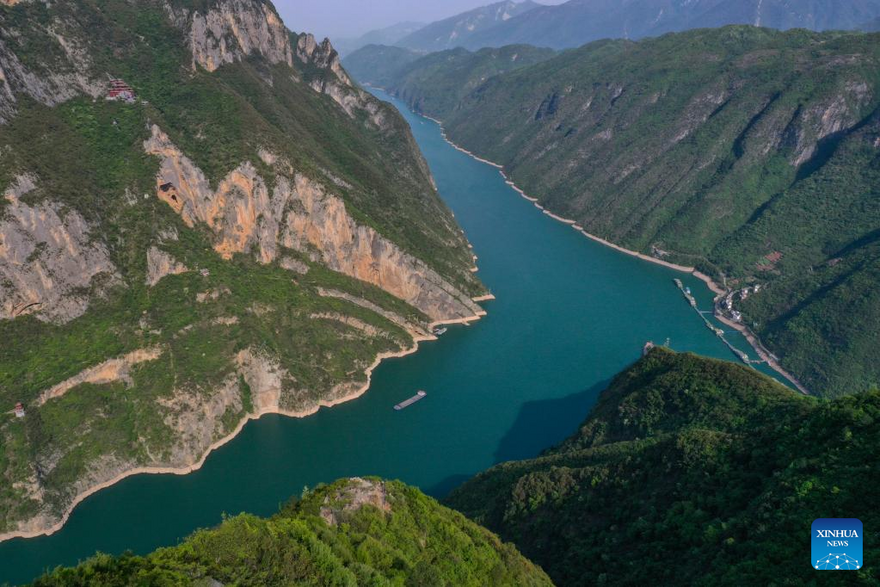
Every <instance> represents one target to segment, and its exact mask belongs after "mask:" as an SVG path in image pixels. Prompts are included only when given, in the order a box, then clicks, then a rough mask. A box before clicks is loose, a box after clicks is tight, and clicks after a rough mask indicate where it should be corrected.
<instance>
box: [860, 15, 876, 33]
mask: <svg viewBox="0 0 880 587" xmlns="http://www.w3.org/2000/svg"><path fill="white" fill-rule="evenodd" d="M859 30H862V31H865V32H869V33H876V32H880V16H878V17H877V18H875V19H874V20H871V21H868V22H866V23H863V24H862V25H861V26H860V27H859Z"/></svg>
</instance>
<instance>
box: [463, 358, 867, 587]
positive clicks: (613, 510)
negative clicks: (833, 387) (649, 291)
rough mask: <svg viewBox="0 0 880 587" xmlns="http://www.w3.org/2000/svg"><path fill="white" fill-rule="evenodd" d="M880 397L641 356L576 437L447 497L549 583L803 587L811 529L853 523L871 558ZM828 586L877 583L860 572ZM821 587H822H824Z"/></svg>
mask: <svg viewBox="0 0 880 587" xmlns="http://www.w3.org/2000/svg"><path fill="white" fill-rule="evenodd" d="M878 442H880V393H878V392H877V391H872V392H869V393H865V394H862V395H856V396H849V397H845V398H839V399H836V400H833V401H828V400H816V399H813V398H806V397H803V396H799V395H797V394H795V393H793V392H791V391H790V390H788V389H786V388H784V387H782V386H781V385H779V384H778V383H776V382H775V381H773V380H771V379H770V378H768V377H765V376H763V375H761V374H759V373H757V372H756V371H754V370H750V369H749V368H747V367H743V366H740V365H735V364H732V363H726V362H722V361H717V360H712V359H705V358H701V357H697V356H695V355H690V354H676V353H673V352H671V351H668V350H666V349H663V348H655V349H654V350H652V351H651V352H650V353H649V354H648V356H647V357H645V358H643V359H642V360H640V361H639V362H638V363H636V364H635V365H633V366H632V367H630V368H629V369H627V370H625V371H624V372H622V373H621V374H619V375H618V376H617V377H616V378H615V379H614V380H613V381H612V382H611V384H610V386H609V388H608V389H607V390H606V391H605V392H603V394H602V395H601V397H600V399H599V403H598V404H597V405H596V407H595V408H594V409H593V412H592V414H591V415H590V417H589V418H588V419H587V420H586V422H585V423H584V424H583V426H582V427H581V429H580V430H579V431H578V432H577V433H576V434H575V435H574V436H572V437H571V438H569V439H568V440H567V441H565V442H563V443H562V444H561V445H559V446H558V447H556V448H553V449H551V450H548V451H546V452H545V453H544V454H543V455H542V456H541V457H539V458H536V459H532V460H527V461H521V462H511V463H505V464H502V465H499V466H496V467H494V468H492V469H489V470H488V471H486V472H484V473H482V474H480V475H478V476H476V477H475V478H474V479H472V480H471V481H469V482H467V483H466V484H465V485H463V486H462V487H460V488H459V489H456V490H455V491H454V492H453V493H452V494H451V495H450V496H449V498H448V499H447V500H446V503H447V504H449V505H450V506H451V507H453V508H456V509H458V510H459V511H462V512H464V513H465V514H466V515H467V516H468V517H470V518H471V519H473V520H474V521H476V522H478V523H481V524H484V525H486V527H488V528H489V529H490V530H493V531H495V532H498V533H499V535H500V536H501V537H502V538H503V539H504V540H511V541H512V542H514V544H516V545H517V546H518V547H519V548H520V550H521V551H522V552H523V554H525V555H526V556H527V557H529V558H531V559H532V560H533V561H535V562H537V563H538V564H540V565H541V566H542V567H543V568H544V569H545V570H546V571H547V573H548V574H549V575H550V577H551V578H552V579H553V580H554V582H556V583H557V584H558V585H594V584H623V585H644V584H648V583H651V584H663V585H687V584H700V585H718V584H724V585H771V584H774V585H782V584H790V585H795V584H797V585H802V584H811V583H812V582H814V581H818V579H819V577H817V576H814V574H813V573H814V572H815V571H813V570H812V569H811V568H810V566H809V565H810V561H809V560H808V557H809V556H810V550H809V535H810V525H811V523H812V521H813V520H814V519H815V518H820V517H858V518H860V519H861V520H862V522H863V523H864V524H865V528H866V532H867V534H866V537H865V549H866V550H865V554H864V557H865V560H873V559H874V558H876V557H877V556H880V547H878V539H877V532H876V531H875V530H868V528H875V527H877V524H878V523H880V519H878V512H877V510H876V508H873V507H872V506H871V505H870V504H872V503H875V502H876V501H877V499H878V498H880V495H878V484H877V481H878V479H877V471H878V470H880V462H878V455H877V451H876V447H877V446H878ZM852 575H854V576H849V577H839V576H834V577H824V576H823V577H821V578H822V579H824V580H827V581H831V582H832V583H834V584H837V583H841V582H845V581H846V580H847V579H856V582H862V583H866V584H867V583H872V582H876V581H877V571H876V569H875V568H872V567H870V566H869V565H866V566H865V567H864V569H862V570H861V571H859V572H858V573H852ZM822 582H823V583H824V582H825V581H822Z"/></svg>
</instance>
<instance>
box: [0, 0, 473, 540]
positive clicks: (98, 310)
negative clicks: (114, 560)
mask: <svg viewBox="0 0 880 587" xmlns="http://www.w3.org/2000/svg"><path fill="white" fill-rule="evenodd" d="M0 29H2V30H3V36H2V37H0V80H2V81H0V151H2V153H3V156H2V157H0V193H2V195H3V197H0V339H2V340H4V341H7V343H5V344H3V345H0V406H2V409H0V539H4V538H8V537H10V536H13V535H19V534H30V533H39V532H43V531H46V530H49V529H51V528H52V527H55V526H57V524H59V523H60V522H61V521H63V519H64V516H65V514H66V512H68V511H69V509H70V508H71V507H72V505H73V504H74V503H75V502H76V500H77V499H78V497H79V496H81V495H83V494H86V493H88V492H90V491H93V490H94V489H95V488H97V487H100V486H101V485H103V484H106V483H110V482H113V481H114V480H116V479H119V478H120V477H122V476H124V475H127V474H130V473H132V472H135V471H140V470H144V469H147V470H155V469H156V468H160V469H165V468H172V469H177V470H188V469H190V468H191V467H194V466H197V465H198V464H199V463H200V462H201V458H202V457H203V455H204V454H205V453H206V452H207V451H208V450H209V449H210V447H211V446H213V445H215V444H216V443H218V442H221V441H222V440H223V439H225V438H226V437H228V436H229V435H230V434H232V433H234V432H235V431H236V430H237V429H238V427H239V426H240V425H241V424H242V423H243V422H244V421H245V420H246V419H247V418H251V417H257V416H259V415H261V414H264V413H267V412H283V413H288V414H292V415H305V414H308V413H310V412H312V411H314V410H316V409H317V408H318V407H319V406H320V405H330V404H332V403H334V402H338V401H342V400H344V399H346V398H350V397H352V396H353V395H356V394H357V393H359V392H361V391H362V390H363V387H364V385H365V383H366V381H367V376H366V375H365V370H367V369H368V368H369V367H370V366H371V365H372V364H373V363H374V361H375V359H376V357H377V356H378V355H380V354H382V353H398V352H401V351H403V350H406V349H410V348H411V347H412V346H413V342H414V340H417V339H422V338H425V337H427V336H430V334H429V330H428V326H429V324H430V323H432V322H436V321H449V320H457V319H460V318H463V317H466V316H473V315H475V314H479V313H480V312H481V311H480V309H479V307H478V306H476V305H475V304H474V303H473V301H472V300H471V298H472V297H473V296H475V295H477V294H479V293H481V292H483V291H484V289H483V287H482V286H481V285H480V283H479V281H478V280H477V279H476V278H475V277H474V274H473V273H472V272H471V268H472V266H473V257H472V254H471V253H470V251H469V249H468V247H467V242H466V240H465V238H464V236H463V234H462V232H461V230H460V228H459V227H458V226H457V225H456V223H455V221H454V219H453V217H452V215H451V213H450V211H449V210H448V209H447V208H446V207H445V205H444V204H443V203H442V202H441V200H440V199H439V197H438V195H437V193H436V191H435V188H434V187H433V184H432V179H431V177H430V174H429V171H428V169H427V165H426V164H425V162H424V161H423V160H422V158H421V156H420V155H419V153H418V149H417V146H416V144H415V142H414V139H413V138H412V136H411V135H410V133H409V129H408V127H407V125H406V123H405V121H404V120H403V119H402V118H401V117H400V116H399V115H398V114H397V113H396V112H395V111H394V109H393V108H390V107H388V106H386V105H383V104H382V103H380V102H378V101H377V100H375V99H373V98H372V97H371V96H370V95H369V94H367V93H366V92H363V91H362V90H360V89H358V88H357V87H355V86H354V84H352V82H351V81H350V80H349V78H348V75H347V74H346V73H345V71H344V70H343V69H342V68H341V66H340V64H339V59H338V56H337V55H336V52H335V51H334V50H333V48H332V46H331V45H330V43H329V42H326V41H325V42H324V43H317V42H316V41H315V39H314V38H312V37H311V35H306V34H300V35H297V34H293V33H291V32H290V31H289V30H288V29H287V28H286V27H285V26H284V25H283V24H282V23H281V21H280V19H279V17H278V15H277V13H276V12H275V9H274V8H273V7H272V5H271V4H270V3H268V2H264V1H261V0H209V1H198V2H193V1H190V0H175V1H174V2H162V1H158V0H156V1H153V0H141V1H138V2H128V1H123V0H95V1H89V2H59V3H52V4H46V3H44V2H27V1H23V2H17V3H12V5H10V3H9V2H6V3H3V4H2V5H0ZM111 78H113V79H121V80H123V81H122V83H118V82H117V83H116V86H115V87H116V88H117V90H119V89H120V88H123V95H122V98H125V97H126V96H128V94H127V89H125V88H126V86H130V88H131V89H132V90H133V92H134V94H135V95H136V96H135V97H134V98H132V99H130V100H126V99H119V100H115V101H112V100H107V99H106V98H107V97H108V95H109V93H110V91H111V82H110V79H111ZM128 97H131V96H128ZM17 402H21V403H22V404H23V407H24V410H25V415H24V417H23V418H19V417H16V414H15V413H14V406H15V405H16V403H17Z"/></svg>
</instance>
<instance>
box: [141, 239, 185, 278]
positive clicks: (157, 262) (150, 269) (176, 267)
mask: <svg viewBox="0 0 880 587" xmlns="http://www.w3.org/2000/svg"><path fill="white" fill-rule="evenodd" d="M187 271H189V268H188V267H187V266H186V265H184V264H183V263H179V262H178V261H177V260H176V259H175V258H174V257H172V256H171V255H169V254H168V253H166V252H165V251H163V250H162V249H159V248H157V247H150V250H148V251H147V285H149V286H150V287H153V286H154V285H156V284H157V283H159V281H161V280H162V278H163V277H166V276H168V275H180V274H181V273H186V272H187Z"/></svg>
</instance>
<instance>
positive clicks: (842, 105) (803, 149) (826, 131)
mask: <svg viewBox="0 0 880 587" xmlns="http://www.w3.org/2000/svg"><path fill="white" fill-rule="evenodd" d="M872 98H873V95H872V92H871V89H870V88H869V87H868V84H867V83H865V82H863V81H848V82H847V83H846V84H845V85H844V86H843V88H842V90H841V91H840V92H839V93H837V94H836V95H834V96H832V97H830V98H829V99H828V100H826V101H825V102H822V103H819V104H816V105H814V106H811V107H810V108H807V109H805V110H804V111H802V112H800V113H799V116H797V117H796V118H795V120H793V121H792V124H791V125H790V126H789V128H788V129H787V130H786V133H785V137H784V139H783V140H784V142H786V143H788V144H790V145H792V146H793V147H794V155H793V156H792V159H791V163H792V165H795V166H799V165H802V164H803V163H806V162H807V161H809V160H810V158H811V157H812V156H813V155H815V154H816V150H817V149H818V148H819V142H820V141H822V140H823V139H825V138H826V137H828V136H830V135H832V134H834V133H837V132H840V131H843V130H848V129H850V128H852V127H853V126H855V125H856V124H857V123H858V122H859V120H860V119H861V117H862V115H863V113H862V112H861V110H862V108H863V107H864V106H866V105H867V104H869V103H870V102H871V100H872Z"/></svg>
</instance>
